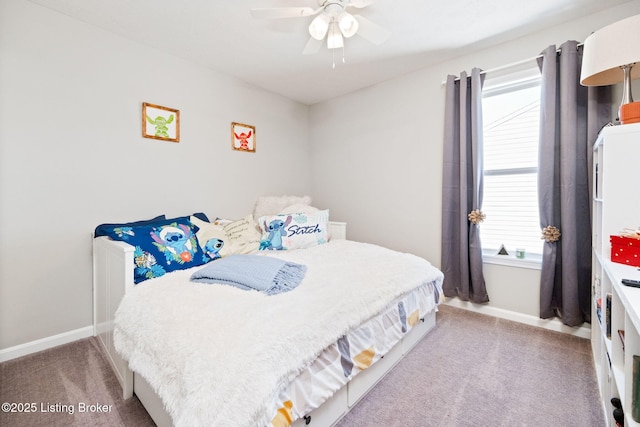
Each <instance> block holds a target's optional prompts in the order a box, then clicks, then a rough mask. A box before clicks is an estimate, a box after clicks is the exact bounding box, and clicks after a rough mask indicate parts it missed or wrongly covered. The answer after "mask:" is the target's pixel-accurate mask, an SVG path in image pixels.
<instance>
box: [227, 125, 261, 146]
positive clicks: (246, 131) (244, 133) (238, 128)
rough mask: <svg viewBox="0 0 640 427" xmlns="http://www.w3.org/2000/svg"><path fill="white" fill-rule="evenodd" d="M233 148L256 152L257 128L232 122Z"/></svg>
mask: <svg viewBox="0 0 640 427" xmlns="http://www.w3.org/2000/svg"><path fill="white" fill-rule="evenodd" d="M231 148H233V149H234V150H238V151H248V152H250V153H255V152H256V128H255V126H250V125H245V124H242V123H236V122H233V123H231Z"/></svg>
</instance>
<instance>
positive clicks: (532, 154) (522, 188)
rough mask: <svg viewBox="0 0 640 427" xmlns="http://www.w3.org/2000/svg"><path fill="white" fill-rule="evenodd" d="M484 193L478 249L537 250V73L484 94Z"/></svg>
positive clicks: (538, 95) (528, 251) (538, 115)
mask: <svg viewBox="0 0 640 427" xmlns="http://www.w3.org/2000/svg"><path fill="white" fill-rule="evenodd" d="M483 117H484V124H483V128H484V193H483V194H484V196H483V204H482V211H483V212H484V213H485V214H486V219H485V221H484V222H483V223H482V224H481V225H480V238H481V240H482V246H483V249H484V250H485V251H486V252H489V253H497V252H498V250H499V249H500V247H501V246H502V245H504V247H505V248H506V249H507V251H508V252H509V253H510V254H515V251H516V249H517V248H523V249H525V251H526V253H527V254H540V253H541V252H542V240H541V239H540V221H539V214H538V191H537V190H538V189H537V182H538V141H539V138H538V135H539V128H540V127H539V122H540V83H539V78H535V79H528V80H526V81H524V82H517V83H513V84H509V85H506V86H505V85H502V86H501V87H500V89H499V90H487V91H486V92H485V93H484V94H483Z"/></svg>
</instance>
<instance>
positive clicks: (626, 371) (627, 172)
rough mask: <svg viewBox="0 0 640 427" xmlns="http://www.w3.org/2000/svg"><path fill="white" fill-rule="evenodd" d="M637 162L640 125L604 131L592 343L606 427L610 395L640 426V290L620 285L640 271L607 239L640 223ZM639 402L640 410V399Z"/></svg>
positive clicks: (597, 160)
mask: <svg viewBox="0 0 640 427" xmlns="http://www.w3.org/2000/svg"><path fill="white" fill-rule="evenodd" d="M639 164H640V124H631V125H622V126H613V127H607V128H604V129H603V130H602V132H600V136H599V137H598V140H597V141H596V143H595V145H594V149H593V193H594V194H593V212H592V220H593V239H592V241H593V263H592V267H593V270H592V297H593V298H592V301H593V304H592V316H591V346H592V350H593V359H594V362H595V369H596V374H597V377H598V385H599V387H600V396H601V397H602V404H603V409H604V411H605V418H606V421H607V425H608V426H615V421H614V419H613V409H614V408H613V406H612V405H611V398H612V397H618V398H620V400H621V402H622V406H623V409H624V413H625V426H632V427H633V426H635V427H640V422H638V421H640V417H638V421H636V420H634V419H633V416H632V412H633V410H634V403H633V398H632V395H633V383H634V381H633V377H634V375H633V356H634V355H640V288H631V287H628V286H624V285H622V283H621V280H622V279H623V278H628V279H634V280H640V269H638V268H637V267H633V266H628V265H623V264H619V263H614V262H611V244H610V242H609V236H611V235H617V234H620V232H621V231H623V230H624V229H625V228H633V229H635V228H637V227H640V180H639V179H638V175H637V173H638V172H637V171H638V169H639V167H638V166H639ZM608 300H609V301H610V303H607V301H608ZM607 312H608V313H609V315H608V314H607ZM637 375H640V372H639V373H638V374H637ZM638 386H640V384H638ZM638 399H639V400H640V397H638ZM636 405H638V407H637V409H636V410H637V411H638V413H640V402H638V403H637V404H636Z"/></svg>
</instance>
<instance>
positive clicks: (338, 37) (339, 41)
mask: <svg viewBox="0 0 640 427" xmlns="http://www.w3.org/2000/svg"><path fill="white" fill-rule="evenodd" d="M341 47H344V39H343V38H342V33H341V32H340V28H339V27H338V23H337V22H336V21H331V25H329V33H328V35H327V48H328V49H338V48H341Z"/></svg>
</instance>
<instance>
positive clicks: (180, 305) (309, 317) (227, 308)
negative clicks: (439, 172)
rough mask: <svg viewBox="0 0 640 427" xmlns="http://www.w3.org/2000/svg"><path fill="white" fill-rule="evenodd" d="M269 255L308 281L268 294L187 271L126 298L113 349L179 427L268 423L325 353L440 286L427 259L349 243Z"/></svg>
mask: <svg viewBox="0 0 640 427" xmlns="http://www.w3.org/2000/svg"><path fill="white" fill-rule="evenodd" d="M265 255H266V256H275V257H279V258H282V259H286V260H289V261H293V262H297V263H301V264H304V265H306V266H307V273H306V276H305V278H304V280H303V281H302V283H301V284H300V285H299V286H298V287H297V288H296V289H294V290H293V291H291V292H287V293H282V294H279V295H274V296H267V295H264V294H261V293H259V292H255V291H243V290H240V289H237V288H234V287H231V286H226V285H217V284H212V285H206V284H196V283H192V282H189V281H188V280H189V276H190V275H191V274H192V273H193V271H194V269H190V270H184V271H180V272H175V273H171V274H168V275H166V276H163V277H160V278H158V279H153V280H148V281H145V282H142V283H140V284H138V285H136V287H135V288H134V289H133V290H132V291H130V292H128V293H127V294H126V295H125V297H124V298H123V300H122V303H121V305H120V307H119V308H118V311H117V313H116V316H115V330H114V343H115V347H116V349H117V351H118V352H119V353H120V354H121V355H122V356H123V357H124V359H125V360H127V361H128V363H129V366H130V368H131V369H132V370H134V371H136V372H138V373H139V374H140V375H142V376H143V377H144V378H145V379H146V380H147V381H148V382H149V384H151V386H152V387H153V388H154V389H155V391H156V393H157V394H158V395H159V396H160V397H161V398H162V400H163V402H164V404H165V407H166V409H167V411H168V412H169V414H170V415H171V416H172V418H173V422H174V424H175V425H176V426H255V425H265V424H266V423H268V422H269V421H270V419H269V416H270V414H265V413H264V412H265V407H266V406H267V404H268V402H269V401H270V398H271V397H272V396H273V395H275V394H277V392H278V391H279V390H280V389H281V388H282V387H284V385H285V384H287V383H288V382H289V381H291V380H292V379H293V378H294V377H295V376H296V375H297V374H298V373H299V372H300V371H301V370H302V369H303V368H304V367H305V366H307V365H308V364H309V363H310V362H311V361H312V360H313V359H314V358H315V356H316V355H317V354H318V353H320V351H321V350H322V349H324V348H325V347H327V346H328V345H330V344H331V343H333V342H334V341H336V340H337V339H338V338H339V337H340V336H342V335H343V334H344V333H345V332H346V331H347V330H349V329H351V328H353V327H355V326H356V325H359V324H360V323H362V322H363V321H365V320H367V319H369V318H370V317H372V316H374V315H376V314H377V313H379V312H380V311H381V310H383V309H384V308H385V307H386V306H388V305H389V304H390V303H391V302H392V301H393V300H395V299H396V298H398V297H400V296H401V295H403V294H405V293H407V292H408V291H411V290H413V289H414V288H416V287H418V286H420V285H423V284H425V283H427V282H431V281H438V282H441V281H442V273H441V272H440V271H439V270H438V269H436V268H434V267H433V266H431V264H429V262H427V261H426V260H424V259H422V258H419V257H416V256H414V255H410V254H404V253H399V252H394V251H391V250H388V249H385V248H381V247H379V246H375V245H370V244H364V243H357V242H352V241H346V240H336V241H331V242H329V243H327V244H325V245H321V246H317V247H313V248H309V249H304V250H297V251H282V252H280V251H278V252H275V251H274V252H269V253H265ZM197 268H201V267H197Z"/></svg>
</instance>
